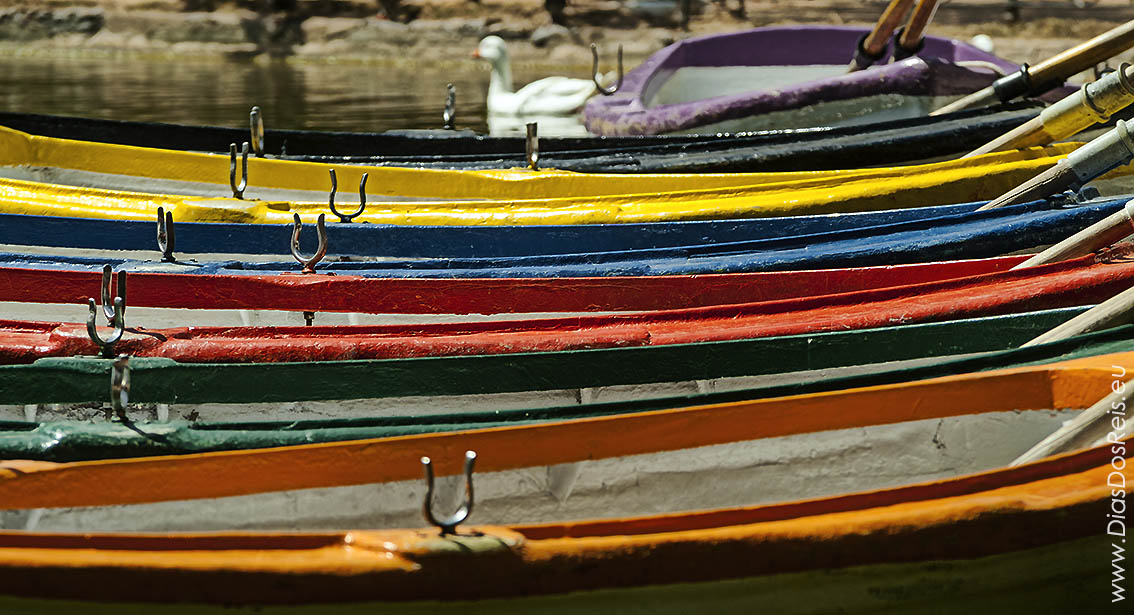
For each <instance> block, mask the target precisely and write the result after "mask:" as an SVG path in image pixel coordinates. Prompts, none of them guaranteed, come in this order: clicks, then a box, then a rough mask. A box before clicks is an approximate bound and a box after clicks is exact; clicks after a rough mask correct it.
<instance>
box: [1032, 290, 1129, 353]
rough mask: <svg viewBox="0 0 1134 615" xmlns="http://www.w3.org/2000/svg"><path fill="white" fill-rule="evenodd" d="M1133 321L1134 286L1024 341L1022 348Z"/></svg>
mask: <svg viewBox="0 0 1134 615" xmlns="http://www.w3.org/2000/svg"><path fill="white" fill-rule="evenodd" d="M1131 322H1134V288H1129V289H1127V290H1124V291H1122V292H1120V293H1118V294H1117V295H1115V296H1113V297H1111V298H1110V299H1107V300H1106V301H1103V302H1102V303H1100V304H1098V305H1096V306H1095V307H1093V308H1091V309H1089V310H1087V311H1086V312H1083V313H1082V314H1079V315H1078V316H1076V317H1074V318H1072V319H1071V320H1068V321H1067V322H1065V323H1063V324H1061V325H1059V326H1058V327H1055V328H1054V329H1052V330H1051V331H1048V332H1047V333H1044V334H1043V335H1040V336H1039V337H1036V338H1034V339H1032V340H1030V341H1028V342H1026V343H1024V344H1023V345H1022V346H1020V348H1027V347H1029V346H1036V345H1039V344H1046V343H1048V342H1057V341H1059V340H1065V339H1067V338H1069V337H1072V336H1075V335H1082V334H1084V333H1090V332H1092V331H1099V330H1102V329H1109V328H1111V327H1117V326H1119V325H1125V324H1130V323H1131Z"/></svg>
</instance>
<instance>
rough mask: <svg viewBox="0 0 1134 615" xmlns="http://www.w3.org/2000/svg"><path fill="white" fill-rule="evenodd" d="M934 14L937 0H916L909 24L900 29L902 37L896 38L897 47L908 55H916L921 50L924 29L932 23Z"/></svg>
mask: <svg viewBox="0 0 1134 615" xmlns="http://www.w3.org/2000/svg"><path fill="white" fill-rule="evenodd" d="M936 12H937V0H918V3H917V7H916V8H914V12H913V15H911V16H910V21H909V23H907V24H906V27H905V28H903V29H902V35H901V36H900V37H898V47H899V48H900V49H904V50H906V52H908V53H910V54H913V53H917V51H918V50H919V49H921V44H922V39H923V37H924V36H925V28H926V27H927V26H929V22H930V21H933V15H934V14H935V13H936Z"/></svg>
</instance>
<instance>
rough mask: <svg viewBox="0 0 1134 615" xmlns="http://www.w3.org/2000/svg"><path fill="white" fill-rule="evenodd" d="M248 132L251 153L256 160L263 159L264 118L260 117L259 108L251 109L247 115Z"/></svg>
mask: <svg viewBox="0 0 1134 615" xmlns="http://www.w3.org/2000/svg"><path fill="white" fill-rule="evenodd" d="M248 132H249V133H251V135H250V136H251V139H252V151H254V152H256V157H257V158H263V157H264V118H263V116H261V115H260V107H252V111H251V112H250V113H249V114H248Z"/></svg>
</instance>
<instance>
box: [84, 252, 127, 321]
mask: <svg viewBox="0 0 1134 615" xmlns="http://www.w3.org/2000/svg"><path fill="white" fill-rule="evenodd" d="M112 277H117V278H118V292H116V293H115V294H114V296H113V298H112V296H111V294H110V287H111V286H113V284H112V283H111V282H112V280H111V278H112ZM101 286H102V289H101V290H100V291H99V297H100V298H101V299H102V315H103V316H105V317H106V322H107V326H108V327H113V326H114V322H115V319H116V318H118V313H117V312H118V310H117V306H116V305H115V302H114V298H120V299H122V315H125V314H126V272H125V271H119V272H118V275H117V276H115V275H114V273H113V269H111V267H110V265H103V266H102V285H101ZM92 301H93V299H92Z"/></svg>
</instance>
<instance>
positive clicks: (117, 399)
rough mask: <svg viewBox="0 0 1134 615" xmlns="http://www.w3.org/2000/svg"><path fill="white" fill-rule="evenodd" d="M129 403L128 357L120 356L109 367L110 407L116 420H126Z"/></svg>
mask: <svg viewBox="0 0 1134 615" xmlns="http://www.w3.org/2000/svg"><path fill="white" fill-rule="evenodd" d="M129 403H130V355H127V354H120V355H118V358H116V359H114V363H112V364H111V366H110V405H111V407H112V408H113V409H114V414H115V416H117V417H118V418H121V419H125V418H126V407H127V405H129Z"/></svg>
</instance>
